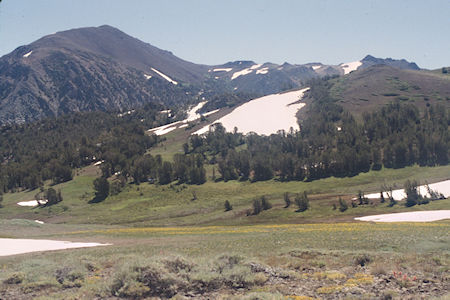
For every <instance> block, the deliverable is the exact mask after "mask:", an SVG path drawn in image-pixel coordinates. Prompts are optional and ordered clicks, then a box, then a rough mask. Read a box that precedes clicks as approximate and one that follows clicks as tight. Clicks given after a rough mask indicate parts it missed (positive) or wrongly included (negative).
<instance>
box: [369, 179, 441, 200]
mask: <svg viewBox="0 0 450 300" xmlns="http://www.w3.org/2000/svg"><path fill="white" fill-rule="evenodd" d="M428 186H429V187H430V189H432V190H433V191H435V192H438V193H441V194H443V195H444V196H445V197H450V179H449V180H445V181H440V182H436V183H432V184H429V185H428ZM418 192H419V193H420V194H421V195H422V196H427V197H429V196H430V194H428V190H427V188H426V186H425V185H421V186H419V188H418ZM364 196H365V197H366V198H369V199H376V198H380V193H372V194H368V195H364ZM383 197H384V198H385V199H387V198H388V195H387V193H386V192H383ZM392 197H393V198H394V200H397V201H399V200H403V199H405V198H406V194H405V191H404V189H398V190H393V191H392Z"/></svg>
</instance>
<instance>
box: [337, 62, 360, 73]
mask: <svg viewBox="0 0 450 300" xmlns="http://www.w3.org/2000/svg"><path fill="white" fill-rule="evenodd" d="M361 65H362V62H360V61H352V62H349V63H345V64H341V67H342V69H344V74H348V73H350V72H351V71H355V70H356V69H358V67H359V66H361Z"/></svg>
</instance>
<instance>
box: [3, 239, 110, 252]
mask: <svg viewBox="0 0 450 300" xmlns="http://www.w3.org/2000/svg"><path fill="white" fill-rule="evenodd" d="M108 245H111V244H99V243H72V242H67V241H54V240H33V239H6V238H5V239H4V238H0V256H8V255H16V254H23V253H29V252H37V251H50V250H63V249H73V248H85V247H97V246H108Z"/></svg>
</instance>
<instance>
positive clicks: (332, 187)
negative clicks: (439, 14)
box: [0, 166, 450, 299]
mask: <svg viewBox="0 0 450 300" xmlns="http://www.w3.org/2000/svg"><path fill="white" fill-rule="evenodd" d="M448 174H450V166H443V167H435V168H428V167H419V166H413V167H408V168H404V169H398V170H394V169H383V170H381V171H377V172H374V171H371V172H369V173H364V174H360V175H358V176H355V177H351V178H327V179H322V180H317V181H313V182H279V181H276V180H271V181H266V182H257V183H250V182H239V181H229V182H212V181H211V180H208V182H207V183H205V184H203V185H198V186H197V185H194V186H191V185H177V184H172V185H155V184H148V183H143V184H140V185H127V186H126V187H125V189H124V190H123V191H122V192H121V193H120V194H118V195H116V196H110V197H108V198H107V199H106V200H104V201H103V202H100V203H92V204H90V203H89V201H90V200H91V199H92V198H93V196H94V191H93V187H92V182H93V180H94V179H95V178H96V177H97V176H98V169H97V168H94V167H89V168H85V169H82V170H79V171H78V172H77V175H76V176H75V177H74V179H73V180H72V181H69V182H66V183H63V184H60V185H56V186H54V188H55V189H61V192H62V195H63V198H64V200H63V201H62V202H61V203H59V204H57V205H54V206H51V207H43V208H40V207H37V208H31V207H20V206H18V205H17V204H16V203H17V202H19V201H27V200H32V199H33V197H34V195H35V194H36V193H37V191H22V192H18V193H13V194H11V193H10V194H5V195H4V201H3V208H1V209H0V228H1V231H0V238H8V237H9V238H39V239H54V240H68V241H83V242H100V243H110V244H112V245H111V246H105V247H96V248H86V249H71V250H63V251H48V252H36V253H29V254H22V255H15V256H6V257H0V298H5V299H122V298H125V299H141V298H152V297H157V298H158V297H159V298H163V299H170V298H173V299H189V298H196V299H337V298H340V299H446V297H448V296H449V294H448V291H449V279H450V273H449V271H450V270H449V268H448V266H449V265H450V234H449V232H450V221H439V222H432V223H373V222H368V223H363V222H356V221H354V217H357V216H364V215H369V214H377V213H388V212H400V211H414V210H433V209H449V208H450V199H446V200H440V201H433V202H431V203H429V204H427V205H420V206H417V205H416V206H414V207H411V208H406V207H405V206H404V205H402V204H397V205H395V206H393V207H388V205H387V203H379V202H378V201H372V202H371V203H369V204H367V205H361V206H357V207H355V208H352V207H351V205H349V208H348V210H346V211H345V212H340V211H339V209H333V204H336V205H337V203H338V197H342V198H343V199H344V200H346V201H348V203H350V200H351V199H352V198H353V197H356V195H357V193H358V191H359V190H362V191H364V192H366V193H369V192H377V191H378V190H379V189H380V186H381V185H383V184H385V183H387V184H390V185H393V186H394V187H396V188H401V187H402V186H403V183H404V182H405V180H407V179H417V180H419V181H420V182H421V183H424V182H425V180H426V181H427V182H429V183H432V182H435V181H441V180H445V179H448V176H449V175H448ZM303 191H307V192H308V195H309V200H310V208H309V209H308V210H306V211H305V212H296V210H297V207H296V206H295V204H294V203H292V204H291V206H290V207H288V208H285V202H284V200H283V194H284V193H285V192H288V193H289V195H290V198H291V200H292V202H293V198H294V196H295V194H296V193H302V192H303ZM261 196H265V197H266V198H267V199H268V201H269V202H270V203H271V205H272V208H271V209H269V210H265V211H263V212H261V213H260V214H258V215H249V216H248V215H247V211H248V210H249V209H251V208H252V202H253V200H254V199H256V198H259V197H261ZM226 200H228V201H229V202H230V203H231V205H232V206H233V209H232V210H231V211H227V212H225V211H224V202H225V201H226ZM33 220H42V221H44V222H45V224H38V223H36V222H34V221H33ZM446 293H447V294H446Z"/></svg>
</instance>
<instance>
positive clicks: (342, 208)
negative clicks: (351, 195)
mask: <svg viewBox="0 0 450 300" xmlns="http://www.w3.org/2000/svg"><path fill="white" fill-rule="evenodd" d="M347 209H348V205H347V202H345V201H344V200H342V198H341V197H339V211H340V212H344V211H346V210H347Z"/></svg>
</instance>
